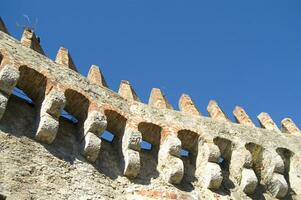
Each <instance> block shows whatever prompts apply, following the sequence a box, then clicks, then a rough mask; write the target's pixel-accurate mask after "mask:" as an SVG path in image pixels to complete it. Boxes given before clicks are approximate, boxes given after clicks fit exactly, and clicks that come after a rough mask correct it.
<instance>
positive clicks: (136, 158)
mask: <svg viewBox="0 0 301 200" xmlns="http://www.w3.org/2000/svg"><path fill="white" fill-rule="evenodd" d="M131 126H132V124H131V123H130V122H128V123H127V125H126V127H125V131H124V134H123V137H122V154H123V158H124V163H125V166H124V172H123V173H124V175H125V176H127V177H129V178H135V177H136V176H137V175H138V174H139V172H140V165H141V164H140V154H139V151H140V149H141V141H142V135H141V133H140V132H139V131H138V130H137V129H135V128H132V127H131Z"/></svg>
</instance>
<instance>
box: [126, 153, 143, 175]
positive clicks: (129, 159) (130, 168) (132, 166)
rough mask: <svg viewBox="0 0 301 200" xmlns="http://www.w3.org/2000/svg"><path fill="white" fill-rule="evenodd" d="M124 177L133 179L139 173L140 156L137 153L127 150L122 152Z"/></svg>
mask: <svg viewBox="0 0 301 200" xmlns="http://www.w3.org/2000/svg"><path fill="white" fill-rule="evenodd" d="M123 156H124V163H125V166H124V175H125V176H127V177H128V178H135V177H136V176H137V175H138V174H139V172H140V155H139V152H138V151H134V150H132V149H127V150H126V151H124V154H123Z"/></svg>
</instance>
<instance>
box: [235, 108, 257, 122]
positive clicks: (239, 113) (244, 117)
mask: <svg viewBox="0 0 301 200" xmlns="http://www.w3.org/2000/svg"><path fill="white" fill-rule="evenodd" d="M233 114H234V116H235V119H236V120H237V122H238V123H240V124H243V125H246V126H251V127H255V124H254V123H253V122H252V120H251V118H250V117H249V116H248V114H247V113H246V111H245V110H244V109H243V108H242V107H240V106H236V107H235V109H234V111H233Z"/></svg>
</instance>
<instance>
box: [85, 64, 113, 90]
mask: <svg viewBox="0 0 301 200" xmlns="http://www.w3.org/2000/svg"><path fill="white" fill-rule="evenodd" d="M87 78H88V79H89V81H91V82H92V83H94V84H96V85H99V86H103V87H108V84H107V82H106V80H105V78H104V76H103V74H102V72H101V70H100V69H99V67H98V66H97V65H92V66H91V67H90V70H89V72H88V76H87Z"/></svg>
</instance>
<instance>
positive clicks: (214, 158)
mask: <svg viewBox="0 0 301 200" xmlns="http://www.w3.org/2000/svg"><path fill="white" fill-rule="evenodd" d="M198 148H199V150H198V152H199V153H198V159H197V166H198V163H199V164H201V163H202V162H204V161H205V162H215V163H217V162H218V161H219V158H220V156H221V152H220V149H219V148H218V146H217V145H215V144H213V143H203V144H199V147H198Z"/></svg>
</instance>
